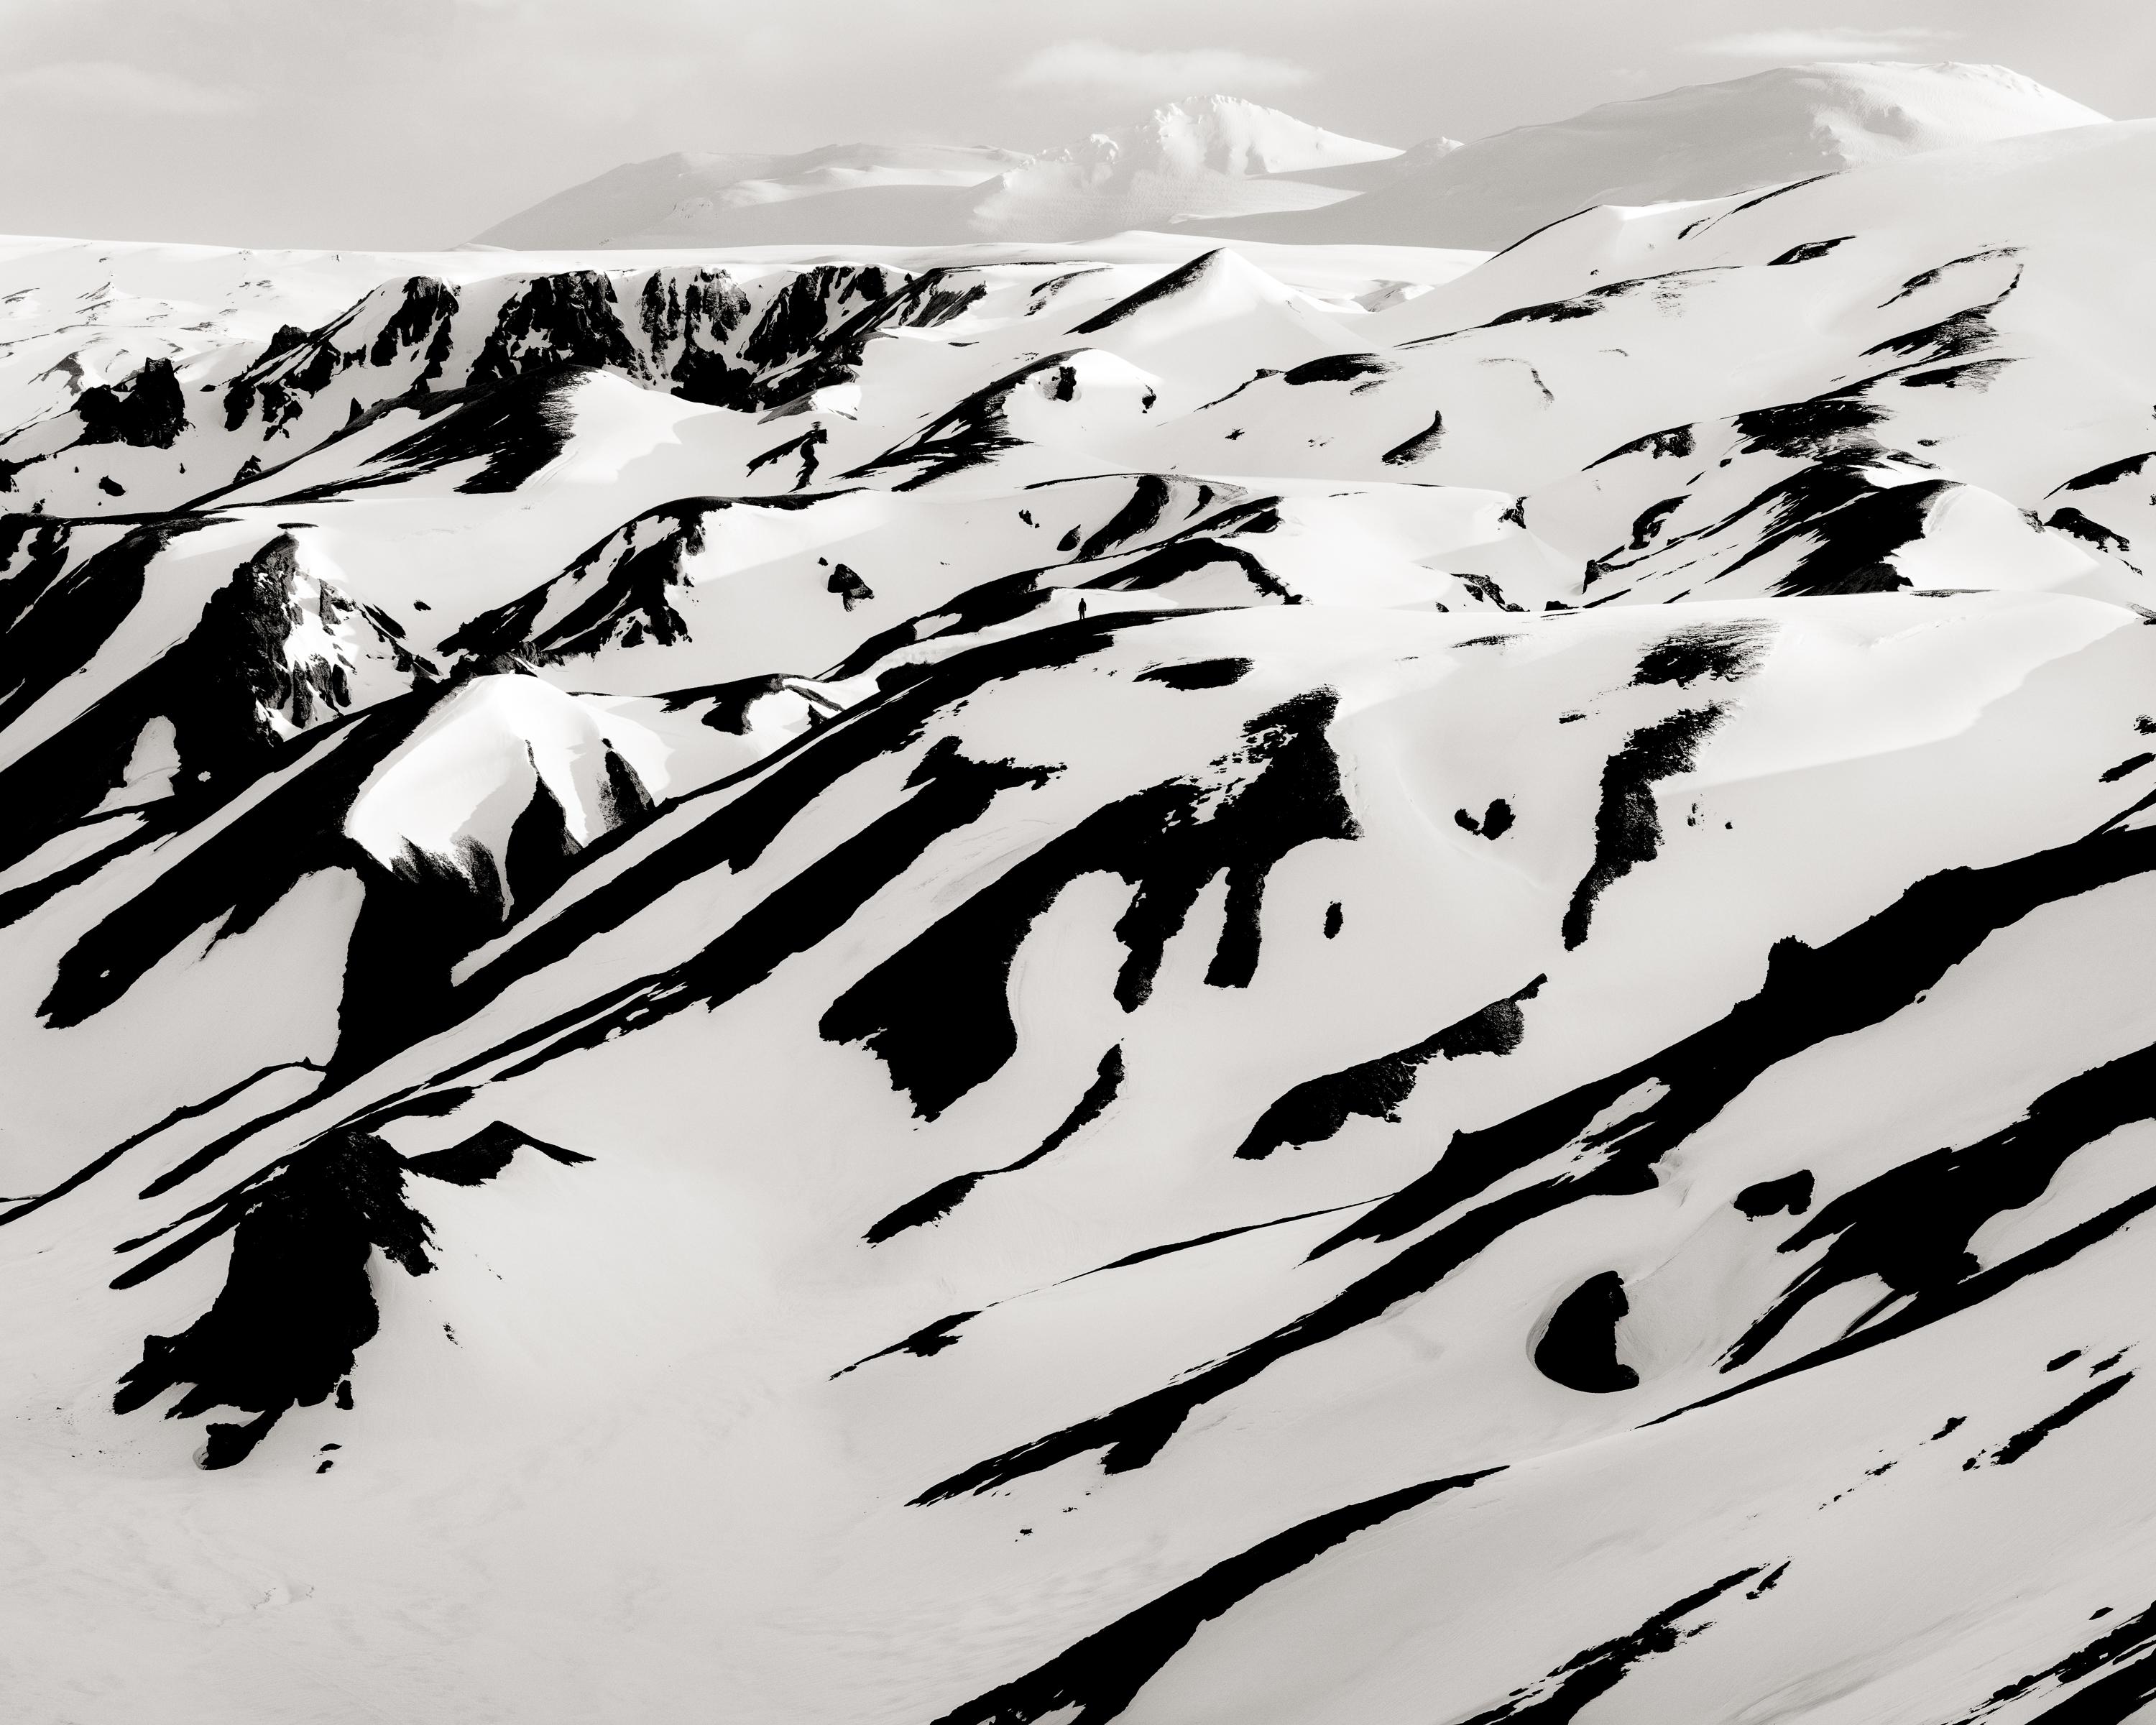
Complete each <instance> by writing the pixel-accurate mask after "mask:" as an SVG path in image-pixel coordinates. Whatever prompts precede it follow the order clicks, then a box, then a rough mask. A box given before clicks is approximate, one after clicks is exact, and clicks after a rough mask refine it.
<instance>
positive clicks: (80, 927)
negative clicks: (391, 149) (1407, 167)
mask: <svg viewBox="0 0 2156 1725" xmlns="http://www.w3.org/2000/svg"><path fill="white" fill-rule="evenodd" d="M1181 136H1184V137H1186V138H1187V140H1188V155H1187V157H1185V159H1184V164H1183V166H1184V167H1187V168H1189V169H1190V171H1191V172H1196V169H1195V168H1194V167H1192V164H1195V163H1197V162H1199V160H1200V158H1201V157H1203V159H1204V162H1207V163H1208V164H1209V166H1208V167H1206V168H1205V169H1204V171H1205V172H1217V173H1219V174H1220V175H1221V176H1222V177H1224V178H1229V179H1235V178H1241V179H1245V180H1248V179H1251V178H1253V176H1252V174H1251V173H1250V168H1251V167H1253V166H1254V165H1255V166H1256V167H1261V168H1265V169H1267V170H1268V171H1269V172H1307V171H1308V168H1307V167H1296V168H1286V167H1283V166H1282V163H1283V162H1287V161H1293V160H1296V155H1295V153H1294V152H1295V151H1296V150H1300V149H1303V148H1305V147H1306V146H1307V145H1308V141H1307V140H1304V141H1301V142H1297V141H1296V140H1295V139H1293V138H1291V139H1290V140H1289V146H1286V153H1284V154H1282V155H1274V154H1271V153H1269V151H1270V145H1265V146H1264V147H1263V148H1261V149H1260V151H1258V153H1257V154H1256V155H1255V156H1252V155H1250V154H1248V153H1245V155H1243V156H1241V157H1237V156H1235V155H1234V154H1233V153H1226V154H1216V153H1215V152H1214V141H1215V140H1214V139H1213V138H1212V137H1210V136H1208V135H1207V134H1206V133H1205V131H1204V127H1203V126H1199V125H1197V124H1196V123H1195V122H1193V125H1192V126H1191V128H1190V130H1189V131H1188V133H1187V134H1183V135H1181ZM1172 141H1173V140H1171V142H1172ZM1246 141H1247V139H1246ZM1201 145H1202V146H1203V147H1202V148H1201ZM1162 147H1163V149H1166V148H1167V147H1168V145H1167V144H1166V143H1163V146H1162ZM1177 147H1182V146H1180V145H1178V146H1177ZM1325 147H1332V146H1325ZM1473 147H1475V146H1468V148H1470V149H1471V148H1473ZM1432 153H1433V154H1434V153H1435V152H1432ZM1465 154H1466V150H1462V151H1455V152H1452V156H1448V157H1445V158H1444V160H1450V159H1453V157H1456V156H1463V155H1465ZM1160 159H1161V158H1160V157H1148V156H1147V151H1145V150H1141V149H1139V148H1137V147H1136V146H1132V145H1131V144H1129V143H1127V142H1119V143H1116V145H1115V146H1114V147H1113V148H1108V147H1106V146H1104V147H1102V148H1101V149H1100V150H1099V151H1096V152H1094V153H1093V154H1091V155H1090V156H1088V155H1083V154H1075V155H1073V156H1071V157H1069V158H1067V159H1065V161H1063V162H1061V164H1060V167H1059V168H1058V172H1063V171H1064V170H1066V169H1067V170H1069V171H1070V172H1069V175H1068V177H1067V183H1070V184H1076V185H1079V186H1081V189H1082V188H1085V187H1101V186H1104V185H1105V186H1115V185H1119V184H1121V183H1122V179H1121V178H1119V177H1120V176H1124V175H1125V174H1126V172H1127V175H1128V177H1129V178H1130V179H1131V180H1132V182H1136V181H1137V180H1138V179H1140V178H1142V175H1143V174H1144V173H1146V172H1158V171H1159V170H1158V169H1157V168H1155V167H1144V166H1142V163H1143V162H1147V161H1152V162H1158V160H1160ZM856 166H857V167H858V166H859V164H856ZM871 166H873V164H871ZM1349 166H1350V167H1353V166H1355V165H1354V164H1350V165H1349ZM1365 166H1367V165H1365ZM1440 166H1442V162H1440ZM1231 170H1233V171H1232V172H1231ZM849 171H851V170H849ZM863 171H866V170H863ZM916 171H918V172H929V171H930V169H929V168H928V167H922V166H921V164H920V163H918V162H916V164H915V166H914V167H911V168H908V169H906V172H916ZM952 171H953V172H961V171H962V172H972V171H973V170H972V169H971V168H965V169H962V170H959V169H953V170H952ZM1028 171H1030V170H1028ZM1181 171H1183V170H1182V169H1178V172H1181ZM1325 171H1327V172H1332V171H1333V170H1332V169H1331V168H1327V169H1326V170H1325ZM1734 171H1735V170H1732V172H1734ZM1751 171H1752V170H1751V168H1750V167H1746V168H1745V169H1744V172H1751ZM724 172H735V170H734V169H733V168H727V169H726V170H724ZM788 172H792V171H791V170H788ZM803 172H806V171H805V170H804V171H803ZM751 177H753V176H751ZM765 177H766V178H767V179H773V180H774V182H776V180H777V179H782V178H783V177H784V176H783V175H778V174H777V173H776V172H775V171H773V172H769V173H767V174H766V175H765ZM996 178H997V180H998V182H1002V181H1003V179H1004V173H1002V172H999V173H998V176H997V177H996ZM2152 178H2156V122H2134V123H2124V124H2108V123H2106V124H2089V125H2083V126H2064V127H2057V128H2053V129H2051V130H2046V131H2034V132H2031V133H2030V134H2029V135H2027V136H2010V137H2004V138H1995V139H1993V140H1990V141H1979V142H1975V143H1969V144H1962V145H1956V146H1942V147H1938V148H1930V149H1926V150H1923V151H1918V152H1917V153H1914V154H1905V155H1901V156H1898V157H1892V158H1891V159H1882V160H1876V161H1871V162H1866V163H1865V164H1863V165H1860V166H1856V167H1851V168H1849V169H1847V170H1846V171H1844V172H1836V173H1832V174H1829V175H1825V176H1824V177H1817V178H1811V179H1808V180H1804V181H1803V182H1799V183H1793V184H1786V185H1784V186H1781V187H1777V188H1774V189H1771V190H1768V191H1761V190H1758V189H1745V190H1742V191H1733V190H1732V191H1731V192H1729V193H1727V195H1719V196H1716V197H1712V198H1704V199H1697V200H1693V201H1690V202H1683V203H1671V202H1667V201H1665V200H1662V199H1656V200H1654V201H1653V207H1651V208H1637V207H1627V208H1607V207H1602V208H1589V209H1587V210H1584V211H1583V212H1582V213H1578V214H1577V215H1574V216H1572V217H1570V218H1568V219H1562V220H1558V221H1557V222H1555V223H1553V225H1550V226H1548V227H1547V228H1544V229H1543V230H1542V231H1540V232H1538V233H1536V234H1532V236H1530V237H1527V238H1526V239H1523V240H1522V241H1521V242H1520V243H1519V244H1515V245H1513V246H1512V247H1511V248H1510V249H1507V250H1506V251H1504V252H1503V253H1502V254H1500V255H1496V256H1492V257H1491V258H1489V259H1487V261H1486V262H1482V263H1481V264H1479V266H1478V267H1475V268H1472V269H1469V270H1465V271H1464V272H1463V270H1461V268H1460V259H1456V258H1455V257H1452V256H1450V255H1448V254H1427V255H1424V256H1423V257H1422V258H1421V259H1420V260H1419V262H1418V259H1417V257H1416V254H1413V253H1412V252H1411V251H1409V250H1405V249H1397V248H1378V247H1371V248H1368V249H1363V248H1355V247H1344V246H1343V247H1323V246H1313V247H1310V248H1306V249H1294V248H1289V247H1274V246H1264V245H1256V244H1242V243H1240V242H1239V243H1237V244H1231V245H1219V246H1214V245H1213V244H1211V243H1210V242H1209V241H1206V240H1204V239H1199V238H1196V237H1194V236H1179V235H1157V236H1153V237H1150V238H1142V239H1123V240H1122V241H1118V242H1116V243H1114V244H1091V243H1083V242H1080V243H1069V244H1040V245H1038V246H1029V247H1027V248H1026V249H1023V250H1019V249H1014V248H1011V247H1009V246H1006V245H1002V244H981V245H975V246H944V247H941V248H937V247H932V246H928V245H925V244H924V245H918V246H915V247H912V248H910V249H908V248H883V249H878V248H873V247H863V248H858V249H850V250H848V251H846V252H844V253H833V252H829V251H824V252H809V251H807V250H806V249H803V250H801V251H798V252H796V253H794V254H790V255H789V254H784V253H774V252H771V251H760V252H757V253H755V254H752V255H747V256H744V255H740V254H727V253H726V252H722V251H709V252H706V253H702V254H683V253H682V252H680V250H677V249H665V250H653V251H649V252H639V251H636V250H633V249H613V250H606V251H597V252H594V253H593V254H591V255H588V256H584V257H575V258H568V259H564V258H562V257H561V256H559V255H558V254H543V255H534V254H524V253H518V252H500V251H481V250H465V251H459V252H455V253H448V254H432V255H414V256H397V257H388V256H379V255H372V256H371V255H367V254H359V253H357V252H345V253H341V254H338V253H331V254H278V253H269V252H262V251H256V252H253V253H238V252H230V251H223V250H218V249H210V248H180V247H154V246H142V245H130V244H105V243H99V244H86V243H85V244H75V243H64V242H56V241H19V242H10V243H6V244H0V329H4V331H5V333H4V336H0V403H4V411H0V424H4V426H5V428H6V429H5V434H4V437H0V807H4V808H5V809H7V811H8V821H7V822H6V823H5V824H4V825H0V1050H4V1053H0V1161H3V1162H4V1167H5V1173H4V1175H0V1193H4V1194H5V1197H4V1201H0V1299H4V1302H5V1309H6V1311H7V1312H8V1319H9V1321H8V1323H7V1324H6V1325H5V1326H4V1327H0V1385H4V1386H5V1387H6V1390H7V1400H6V1409H5V1411H6V1414H7V1418H6V1422H5V1424H4V1425H0V1460H3V1461H4V1466H5V1472H6V1476H7V1480H8V1493H7V1502H8V1508H7V1511H6V1512H5V1519H4V1522H0V1532H4V1538H5V1548H6V1550H7V1552H8V1563H7V1564H6V1566H5V1569H4V1574H0V1598H4V1601H5V1608H4V1621H5V1622H6V1624H7V1625H8V1637H7V1641H8V1647H7V1653H6V1661H7V1666H8V1691H9V1701H8V1707H9V1710H10V1712H11V1716H13V1717H23V1718H25V1719H30V1720H36V1721H40V1722H42V1721H47V1720H54V1721H57V1720H63V1719H64V1720H72V1721H83V1722H96V1725H103V1722H105V1721H117V1720H121V1719H123V1718H124V1719H128V1720H133V1721H141V1720H149V1719H154V1720H156V1721H158V1722H160V1725H167V1722H169V1725H197V1722H201V1725H209V1722H217V1725H229V1722H230V1721H233V1720H234V1719H245V1720H253V1719H279V1720H281V1719H287V1718H293V1719H314V1718H319V1719H326V1720H337V1721H342V1720H346V1719H355V1718H374V1717H384V1718H398V1719H423V1720H431V1719H436V1718H458V1719H461V1718H467V1717H470V1718H478V1719H489V1718H495V1717H500V1718H505V1719H511V1718H513V1719H516V1720H517V1721H519V1722H521V1725H557V1722H558V1725H571V1722H575V1725H583V1722H586V1721H615V1720H619V1721H624V1722H628V1721H636V1722H639V1725H641V1722H646V1721H654V1720H673V1719H680V1718H686V1717H696V1718H706V1717H712V1718H722V1719H726V1720H729V1721H733V1720H739V1721H753V1722H759V1725H761V1722H767V1721H768V1722H773V1725H841V1722H843V1725H880V1722H891V1725H901V1722H917V1725H930V1722H941V1725H1033V1722H1050V1721H1053V1722H1056V1725H1101V1722H1103V1721H1106V1720H1109V1719H1119V1720H1124V1721H1128V1722H1152V1725H1198V1722H1201V1721H1235V1722H1237V1725H1332V1722H1338V1725H1348V1722H1353V1725H1394V1722H1399V1725H1425V1722H1435V1725H1497V1722H1512V1725H1555V1722H1564V1721H1573V1720H1578V1721H1580V1722H1583V1725H1620V1722H1628V1721H1654V1722H1682V1725H1738V1722H1749V1725H1760V1722H1765V1721H1768V1720H1774V1721H1783V1722H1791V1725H1796V1722H1802V1725H1978V1722H1982V1725H2030V1722H2034V1721H2038V1720H2046V1721H2051V1722H2053V1725H2071V1722H2077V1721H2092V1720H2105V1721H2120V1722H2123V1721H2125V1720H2127V1719H2128V1718H2131V1717H2135V1716H2136V1712H2137V1710H2138V1709H2143V1708H2145V1707H2147V1706H2148V1703H2149V1702H2151V1701H2152V1700H2156V1583H2152V1582H2151V1580H2150V1576H2151V1574H2152V1567H2151V1563H2150V1555H2151V1553H2150V1543H2151V1531H2150V1530H2151V1529H2152V1528H2156V1485H2152V1484H2151V1481H2150V1475H2149V1471H2148V1468H2147V1467H2146V1466H2145V1465H2144V1456H2143V1450H2144V1449H2145V1441H2144V1440H2145V1435H2146V1433H2147V1430H2148V1425H2147V1423H2146V1422H2145V1421H2144V1420H2143V1418H2142V1416H2143V1414H2148V1413H2149V1412H2150V1410H2151V1407H2152V1405H2156V1404H2151V1403H2150V1401H2149V1399H2148V1398H2149V1395H2150V1390H2149V1389H2148V1386H2147V1385H2144V1384H2142V1383H2141V1382H2140V1376H2141V1374H2142V1373H2143V1370H2144V1369H2145V1368H2146V1363H2145V1359H2144V1357H2143V1355H2142V1354H2141V1353H2140V1349H2141V1348H2142V1346H2143V1344H2144V1343H2146V1342H2148V1340H2149V1338H2150V1333H2151V1322H2150V1319H2149V1316H2148V1301H2147V1299H2146V1297H2145V1290H2146V1285H2147V1281H2148V1276H2147V1271H2146V1266H2145V1263H2144V1260H2143V1258H2142V1256H2141V1252H2142V1249H2143V1247H2145V1246H2147V1245H2148V1244H2149V1239H2150V1236H2149V1232H2148V1230H2149V1228H2150V1225H2151V1224H2150V1220H2149V1216H2150V1213H2151V1212H2152V1210H2156V1173H2152V1170H2151V1167H2150V1154H2151V1152H2152V1149H2156V1083H2152V1082H2151V1079H2152V1076H2156V1006H2152V1004H2151V1002H2150V999H2149V997H2148V988H2147V987H2146V986H2145V977H2146V972H2147V970H2148V960H2149V955H2150V953H2151V951H2152V948H2156V922H2151V923H2144V922H2142V921H2141V920H2140V919H2141V917H2142V916H2143V913H2144V912H2149V913H2151V914H2152V916H2156V740H2152V739H2156V631H2152V630H2151V629H2150V628H2149V627H2148V624H2150V623H2151V622H2152V621H2156V595H2152V591H2151V588H2150V584H2149V583H2150V580H2151V574H2150V562H2151V557H2152V556H2156V492H2153V491H2152V480H2151V475H2152V473H2156V466H2152V465H2151V464H2152V463H2156V421H2152V418H2151V414H2150V403H2151V402H2152V401H2156V326H2152V324H2151V321H2150V320H2149V318H2148V305H2149V303H2150V295H2151V292H2152V290H2156V205H2152V204H2151V203H2150V201H2149V200H2148V198H2146V197H2145V196H2144V195H2143V193H2144V189H2145V187H2147V185H2148V183H2149V182H2150V181H2151V179H2152ZM729 183H730V184H731V183H734V182H729ZM980 183H983V184H985V183H988V182H986V181H983V182H980ZM1058 183H1066V182H1064V181H1060V182H1058ZM1284 183H1289V184H1297V183H1301V182H1284ZM1402 183H1404V182H1402ZM928 189H930V190H934V189H936V188H935V187H929V188H928ZM946 189H948V188H946ZM958 189H960V190H962V191H965V192H967V193H969V194H971V193H973V192H975V191H977V190H978V186H976V187H960V188H958ZM819 195H829V196H839V195H844V194H842V193H829V194H819ZM1085 195H1086V196H1091V195H1092V193H1091V192H1090V191H1087V192H1086V193H1085ZM1367 195H1368V197H1369V198H1377V197H1378V196H1380V195H1383V193H1382V192H1381V191H1371V192H1369V193H1368V194H1367ZM785 201H786V200H784V199H780V198H773V199H772V200H770V202H771V203H773V204H774V205H778V204H783V203H784V202H785ZM813 201H814V200H813V198H808V197H803V198H796V199H793V202H795V203H810V202H813ZM677 202H678V200H677ZM594 219H595V220H596V219H597V218H596V217H595V218H594Z"/></svg>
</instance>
